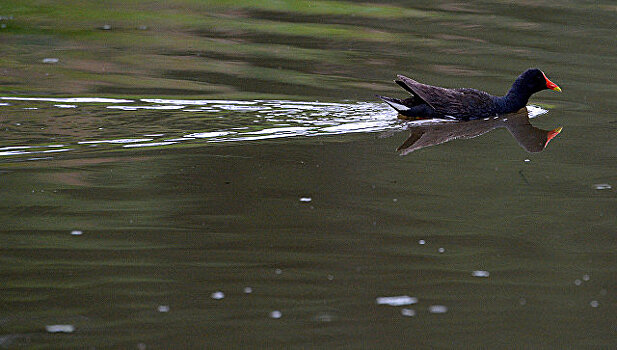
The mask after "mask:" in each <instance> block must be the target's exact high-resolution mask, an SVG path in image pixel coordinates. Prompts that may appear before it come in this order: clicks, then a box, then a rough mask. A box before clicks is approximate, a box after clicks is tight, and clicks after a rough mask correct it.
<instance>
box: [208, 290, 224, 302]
mask: <svg viewBox="0 0 617 350" xmlns="http://www.w3.org/2000/svg"><path fill="white" fill-rule="evenodd" d="M210 297H211V298H212V299H214V300H221V299H223V298H224V297H225V293H223V292H221V291H216V292H214V293H212V295H210Z"/></svg>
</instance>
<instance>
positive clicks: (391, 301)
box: [376, 295, 418, 306]
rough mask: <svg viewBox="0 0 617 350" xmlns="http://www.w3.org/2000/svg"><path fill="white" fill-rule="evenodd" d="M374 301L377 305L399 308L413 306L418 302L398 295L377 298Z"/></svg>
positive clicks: (416, 299) (413, 298)
mask: <svg viewBox="0 0 617 350" xmlns="http://www.w3.org/2000/svg"><path fill="white" fill-rule="evenodd" d="M376 301H377V304H378V305H390V306H401V305H411V304H415V303H417V302H418V298H416V297H410V296H409V295H399V296H394V297H378V298H377V299H376Z"/></svg>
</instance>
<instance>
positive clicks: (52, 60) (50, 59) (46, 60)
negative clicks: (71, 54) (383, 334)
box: [43, 58, 60, 63]
mask: <svg viewBox="0 0 617 350" xmlns="http://www.w3.org/2000/svg"><path fill="white" fill-rule="evenodd" d="M58 61H60V60H59V59H57V58H43V63H58Z"/></svg>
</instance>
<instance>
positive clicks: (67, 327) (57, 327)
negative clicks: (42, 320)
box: [45, 324, 75, 333]
mask: <svg viewBox="0 0 617 350" xmlns="http://www.w3.org/2000/svg"><path fill="white" fill-rule="evenodd" d="M45 330H46V331H47V332H49V333H73V332H75V326H73V325H72V324H52V325H49V326H45Z"/></svg>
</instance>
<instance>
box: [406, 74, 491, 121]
mask: <svg viewBox="0 0 617 350" xmlns="http://www.w3.org/2000/svg"><path fill="white" fill-rule="evenodd" d="M398 79H399V81H401V82H402V83H403V84H404V85H405V86H406V87H407V88H406V89H405V90H407V91H410V92H412V93H413V94H414V95H415V96H417V97H418V98H420V99H422V100H423V101H424V102H426V104H427V105H429V106H431V107H432V108H433V109H435V111H437V112H438V113H439V114H443V115H449V116H452V117H456V118H466V119H469V118H472V119H473V118H480V117H485V116H487V115H490V114H492V110H493V107H494V104H493V100H492V97H491V95H489V94H487V93H486V92H483V91H478V90H475V89H446V88H442V87H439V86H432V85H426V84H422V83H419V82H417V81H415V80H413V79H410V78H408V77H406V76H404V75H398ZM399 85H402V84H400V83H399Z"/></svg>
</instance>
